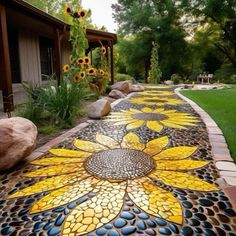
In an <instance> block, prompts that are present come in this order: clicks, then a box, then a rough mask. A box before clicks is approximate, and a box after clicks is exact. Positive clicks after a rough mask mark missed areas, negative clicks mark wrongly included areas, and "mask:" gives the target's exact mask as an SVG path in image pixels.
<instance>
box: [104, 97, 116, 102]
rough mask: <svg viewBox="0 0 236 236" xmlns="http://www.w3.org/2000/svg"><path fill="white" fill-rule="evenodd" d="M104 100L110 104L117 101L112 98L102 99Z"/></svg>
mask: <svg viewBox="0 0 236 236" xmlns="http://www.w3.org/2000/svg"><path fill="white" fill-rule="evenodd" d="M102 98H103V99H106V100H107V101H108V102H110V103H113V102H114V101H115V100H116V99H115V98H111V97H102Z"/></svg>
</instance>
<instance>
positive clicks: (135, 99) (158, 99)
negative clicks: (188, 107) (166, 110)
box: [128, 96, 183, 106]
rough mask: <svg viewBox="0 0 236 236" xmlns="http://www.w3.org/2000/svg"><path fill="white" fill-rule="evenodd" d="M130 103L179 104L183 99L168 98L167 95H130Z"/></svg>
mask: <svg viewBox="0 0 236 236" xmlns="http://www.w3.org/2000/svg"><path fill="white" fill-rule="evenodd" d="M128 101H129V102H131V103H135V104H139V105H157V106H164V105H180V104H183V101H182V100H180V99H176V98H168V97H156V96H155V97H154V96H149V97H132V98H130V99H129V100H128Z"/></svg>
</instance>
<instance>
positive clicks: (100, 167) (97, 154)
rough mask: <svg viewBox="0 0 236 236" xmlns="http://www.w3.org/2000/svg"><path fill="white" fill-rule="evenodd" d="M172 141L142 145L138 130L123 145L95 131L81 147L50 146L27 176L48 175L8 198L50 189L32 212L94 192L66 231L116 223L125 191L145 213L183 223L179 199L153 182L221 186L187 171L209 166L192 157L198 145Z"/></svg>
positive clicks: (199, 187) (197, 188)
mask: <svg viewBox="0 0 236 236" xmlns="http://www.w3.org/2000/svg"><path fill="white" fill-rule="evenodd" d="M168 143H169V141H168V138H167V137H166V136H164V137H161V138H157V139H154V140H151V141H149V142H147V143H141V142H140V140H139V137H138V136H137V135H136V134H134V133H128V134H127V135H125V136H124V137H123V140H122V141H121V142H120V143H119V142H117V141H116V140H114V139H112V138H110V137H108V136H105V135H102V134H96V142H91V141H85V140H81V139H76V140H75V141H74V145H75V147H76V148H77V150H68V149H51V150H49V153H50V154H51V156H47V157H43V158H41V159H36V160H34V161H32V162H31V163H32V164H33V165H39V166H42V167H41V168H38V169H36V170H34V171H32V172H28V173H26V174H24V175H25V176H26V177H30V178H39V177H44V179H43V180H40V181H38V182H36V183H35V184H33V185H31V186H29V187H26V188H23V189H21V190H19V191H18V192H16V193H14V194H12V195H11V196H10V197H9V198H18V197H26V196H30V195H33V194H38V193H42V192H47V194H46V195H45V196H43V197H42V198H41V199H39V200H38V201H37V202H35V203H34V204H33V205H32V207H31V209H30V214H35V213H39V212H43V211H47V210H49V209H53V208H55V207H58V206H63V205H65V204H68V203H70V202H72V201H75V200H77V199H79V198H80V197H82V196H85V195H86V194H88V193H89V192H91V193H94V196H93V197H92V198H90V199H88V200H86V201H85V202H83V203H81V204H80V205H77V206H76V207H75V208H74V209H72V210H71V212H70V213H69V214H68V215H67V217H66V219H65V221H64V224H63V228H62V231H61V235H70V236H76V235H82V234H87V233H89V232H92V231H93V230H95V229H97V228H99V227H101V226H102V225H104V224H106V223H108V222H110V221H112V220H113V219H115V218H116V217H117V215H118V214H119V213H120V211H121V209H122V206H123V203H124V198H125V196H126V195H127V196H128V197H129V198H130V199H131V200H132V201H133V202H134V203H135V204H136V205H137V206H138V207H140V208H141V209H142V210H143V211H145V212H147V213H149V214H151V215H153V216H156V217H160V218H164V219H166V220H168V221H170V222H174V223H177V224H182V222H183V212H182V207H181V204H180V202H179V201H178V199H176V198H175V197H174V195H173V194H172V193H170V192H168V191H167V190H164V189H162V188H161V187H158V186H157V185H156V184H155V183H154V182H153V180H155V181H158V182H160V183H162V184H165V185H167V186H171V187H174V188H184V189H188V190H193V191H215V190H218V188H217V187H216V186H214V185H212V184H210V183H207V182H205V181H203V180H201V179H199V178H198V177H196V176H193V175H190V174H188V173H187V171H188V170H193V169H197V168H201V167H203V166H205V165H207V164H208V162H207V161H196V160H192V159H190V158H189V157H190V156H191V155H192V154H193V153H194V152H195V151H196V149H197V147H189V146H180V147H173V148H167V146H168ZM127 170H128V171H127Z"/></svg>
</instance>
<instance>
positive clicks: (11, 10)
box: [0, 0, 117, 112]
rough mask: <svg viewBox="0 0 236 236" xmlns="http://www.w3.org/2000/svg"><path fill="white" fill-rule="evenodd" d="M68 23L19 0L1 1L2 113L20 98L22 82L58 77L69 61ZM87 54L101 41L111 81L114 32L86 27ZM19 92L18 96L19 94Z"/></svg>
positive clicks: (41, 80) (112, 76) (0, 80)
mask: <svg viewBox="0 0 236 236" xmlns="http://www.w3.org/2000/svg"><path fill="white" fill-rule="evenodd" d="M69 29H70V26H69V25H68V24H66V23H64V22H62V21H60V20H59V19H57V18H55V17H52V16H51V15H48V14H47V13H45V12H43V11H41V10H39V9H37V8H35V7H33V6H32V5H30V4H28V3H26V2H24V1H22V0H0V58H1V61H0V90H2V102H1V101H0V108H1V104H2V107H3V109H4V112H10V111H12V110H13V107H14V103H13V100H14V101H15V104H17V103H19V102H20V101H21V99H22V98H21V95H22V85H21V82H22V81H27V82H30V83H32V84H34V85H40V84H43V83H46V82H47V80H48V79H49V77H50V76H51V75H52V74H56V76H57V78H60V73H61V70H62V66H63V65H64V64H66V63H68V60H69V55H70V51H71V45H70V43H69V42H68V38H69ZM86 37H87V39H88V41H89V48H88V49H87V51H86V53H87V54H88V53H89V52H91V51H92V50H93V49H94V48H96V47H100V45H101V44H102V45H103V46H104V47H106V48H107V49H108V50H107V51H109V53H110V56H108V55H107V58H110V63H109V64H110V70H111V82H112V83H113V81H114V68H113V45H114V44H115V43H116V42H117V36H116V34H113V33H109V32H103V31H98V30H92V29H87V32H86ZM20 94H21V95H20Z"/></svg>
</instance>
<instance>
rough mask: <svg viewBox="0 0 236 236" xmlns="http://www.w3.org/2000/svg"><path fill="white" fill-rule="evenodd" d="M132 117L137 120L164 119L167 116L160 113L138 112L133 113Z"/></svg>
mask: <svg viewBox="0 0 236 236" xmlns="http://www.w3.org/2000/svg"><path fill="white" fill-rule="evenodd" d="M132 118H134V119H137V120H166V119H168V116H166V115H164V114H160V113H147V112H143V113H138V114H133V115H132Z"/></svg>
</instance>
